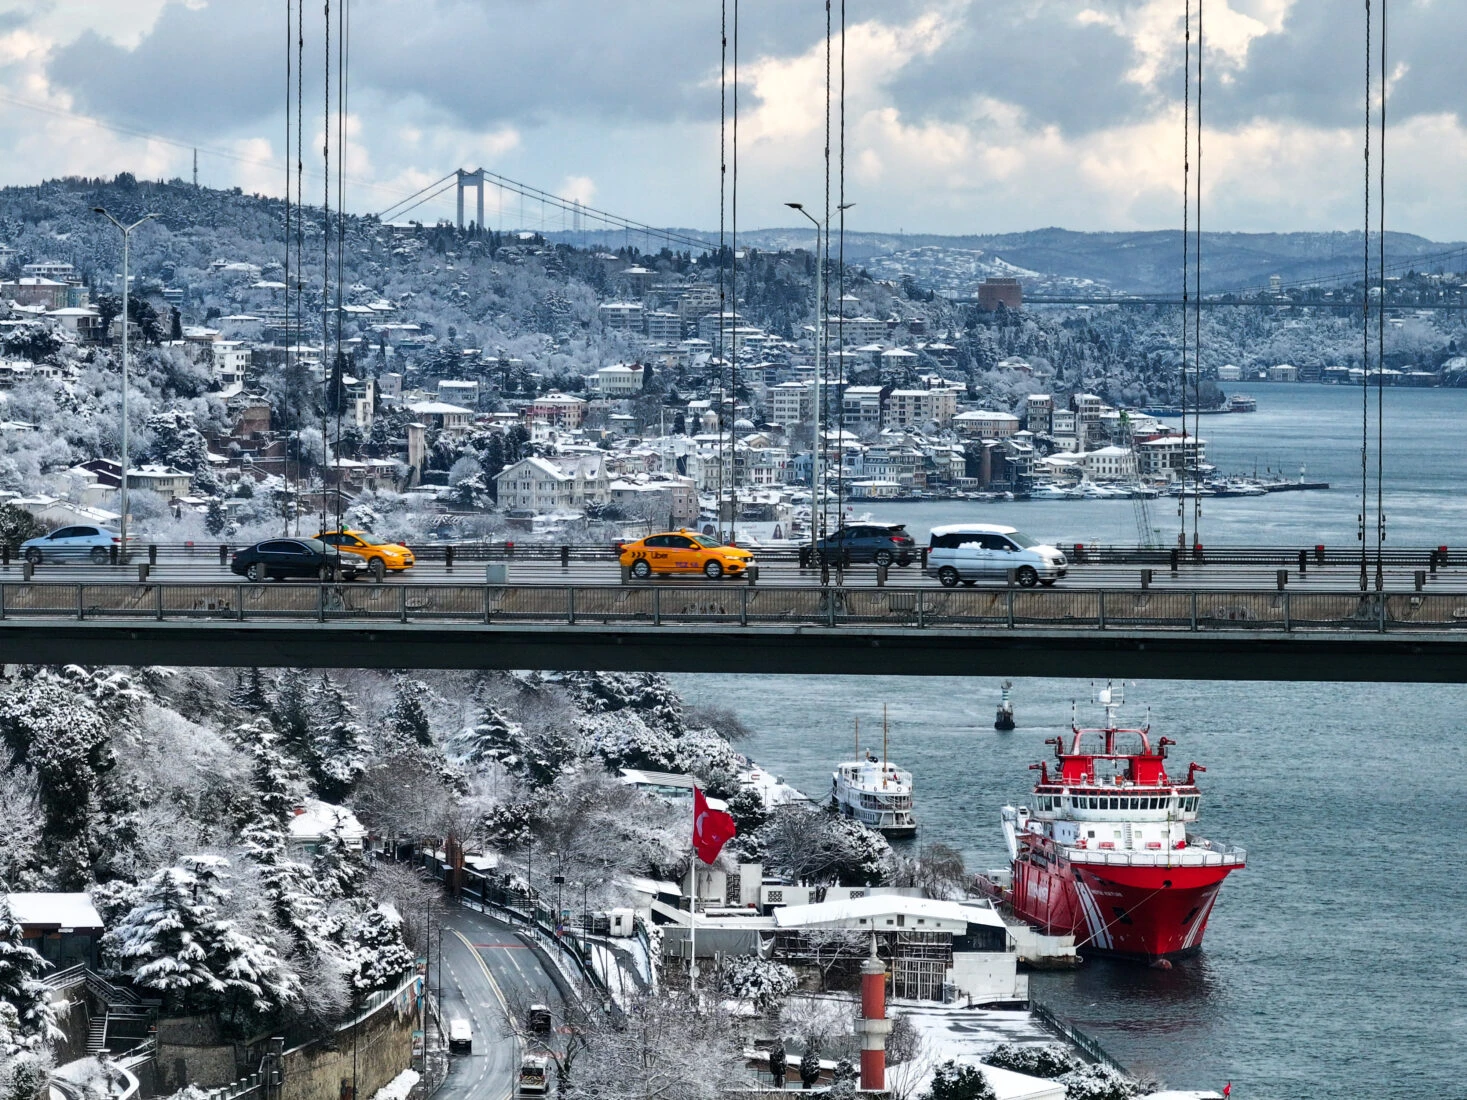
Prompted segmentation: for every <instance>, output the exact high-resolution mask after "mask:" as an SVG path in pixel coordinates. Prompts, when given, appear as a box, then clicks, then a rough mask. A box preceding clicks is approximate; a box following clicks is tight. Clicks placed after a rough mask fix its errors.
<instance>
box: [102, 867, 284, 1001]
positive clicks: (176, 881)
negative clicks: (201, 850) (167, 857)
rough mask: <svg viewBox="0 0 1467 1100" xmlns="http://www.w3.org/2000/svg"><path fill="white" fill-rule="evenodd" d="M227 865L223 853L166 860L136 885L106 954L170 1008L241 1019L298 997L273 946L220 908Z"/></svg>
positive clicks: (106, 943) (225, 895)
mask: <svg viewBox="0 0 1467 1100" xmlns="http://www.w3.org/2000/svg"><path fill="white" fill-rule="evenodd" d="M228 867H229V861H228V860H226V859H224V858H223V857H222V856H203V855H200V856H190V857H186V858H185V859H183V860H182V861H181V862H180V863H179V864H178V865H176V866H173V867H165V868H163V869H162V870H160V871H158V872H156V873H155V874H153V875H152V876H150V877H149V878H148V879H147V880H146V881H145V882H142V883H140V884H139V885H138V886H137V887H136V889H135V891H134V893H133V895H132V904H131V906H130V908H129V909H128V911H127V912H126V913H125V914H123V916H122V917H121V919H120V920H119V922H118V923H117V925H116V926H115V927H114V928H112V929H111V930H110V931H108V932H107V934H106V935H105V936H104V937H103V938H102V949H103V953H104V954H105V955H106V957H107V958H108V959H110V960H111V961H112V962H113V963H114V964H115V965H116V966H117V967H118V969H119V970H120V971H121V972H122V973H123V974H124V975H125V976H126V977H127V978H128V979H129V980H130V981H132V983H133V984H134V985H136V986H138V987H140V988H142V989H148V990H152V991H154V992H156V993H158V994H159V995H161V996H162V997H163V999H164V1003H165V1005H166V1006H167V1007H168V1008H169V1009H170V1010H171V1011H174V1012H188V1011H204V1012H210V1011H217V1012H221V1013H224V1014H225V1015H226V1016H227V1017H228V1018H229V1019H231V1020H237V1019H239V1017H240V1014H244V1015H246V1016H247V1015H250V1014H259V1013H267V1012H270V1011H272V1010H275V1009H278V1008H281V1007H284V1006H286V1005H289V1004H293V1003H294V1002H296V1001H297V1000H299V998H300V995H301V991H300V984H299V982H298V980H297V979H296V976H295V975H294V974H293V973H292V972H291V971H290V970H289V969H288V968H287V967H286V965H285V964H284V962H283V961H282V960H281V958H280V957H279V955H277V954H276V952H275V949H274V947H273V946H272V945H271V944H270V943H268V942H266V941H265V940H262V939H259V938H257V937H255V936H253V935H251V934H250V933H249V932H247V931H246V930H244V929H243V928H241V927H240V926H239V925H238V924H237V923H236V922H235V921H233V920H230V919H227V918H224V917H222V916H221V915H220V912H219V907H220V903H221V902H223V901H225V900H226V899H227V898H228V897H229V890H228V889H227V888H226V887H225V885H224V882H225V880H226V879H227V877H228V876H227V874H226V872H227V869H228Z"/></svg>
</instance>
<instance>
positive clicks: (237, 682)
mask: <svg viewBox="0 0 1467 1100" xmlns="http://www.w3.org/2000/svg"><path fill="white" fill-rule="evenodd" d="M229 705H230V706H232V707H236V708H238V709H239V710H244V711H248V712H249V713H251V714H269V713H270V686H269V684H267V683H266V681H265V674H264V673H263V672H261V671H260V670H259V669H258V668H251V669H240V670H239V671H238V672H236V673H235V674H234V690H233V691H232V692H230V693H229Z"/></svg>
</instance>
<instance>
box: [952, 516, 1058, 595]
mask: <svg viewBox="0 0 1467 1100" xmlns="http://www.w3.org/2000/svg"><path fill="white" fill-rule="evenodd" d="M1009 570H1013V573H1014V580H1015V581H1016V582H1017V583H1018V584H1019V585H1021V586H1023V587H1024V588H1033V587H1034V586H1035V585H1036V584H1044V585H1050V584H1053V583H1054V582H1055V581H1057V580H1059V579H1060V578H1061V577H1063V576H1064V575H1065V574H1066V573H1067V572H1068V571H1069V562H1067V561H1066V560H1065V556H1064V554H1062V553H1061V552H1060V551H1059V550H1058V549H1057V548H1056V547H1053V546H1049V545H1047V544H1045V543H1042V542H1038V541H1036V540H1035V539H1032V538H1030V537H1029V536H1028V535H1026V534H1024V533H1023V532H1022V531H1020V530H1017V529H1016V528H1013V527H1003V526H1000V525H998V524H993V523H958V524H953V525H951V526H948V527H934V528H933V529H932V533H931V535H930V536H929V538H928V543H927V574H928V576H932V577H936V578H937V579H938V580H939V581H940V582H941V583H942V586H943V587H944V588H952V587H953V586H954V585H956V584H957V583H958V582H959V581H961V582H962V583H963V584H976V583H978V582H979V581H981V580H988V581H1006V580H1007V579H1008V575H1009Z"/></svg>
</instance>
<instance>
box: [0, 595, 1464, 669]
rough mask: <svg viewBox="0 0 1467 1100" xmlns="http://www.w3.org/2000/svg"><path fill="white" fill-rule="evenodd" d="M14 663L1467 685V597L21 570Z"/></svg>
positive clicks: (1, 620) (10, 642) (7, 606)
mask: <svg viewBox="0 0 1467 1100" xmlns="http://www.w3.org/2000/svg"><path fill="white" fill-rule="evenodd" d="M0 661H5V662H41V663H52V662H76V663H83V664H135V665H138V664H165V665H196V666H213V665H223V666H247V665H297V666H307V667H342V666H349V667H377V668H395V667H413V668H601V669H615V670H646V671H684V672H765V673H767V672H787V673H820V674H829V673H853V674H882V673H885V674H902V675H1076V676H1100V675H1110V676H1149V677H1171V678H1191V679H1253V680H1276V679H1306V680H1377V681H1388V680H1395V681H1420V682H1467V593H1444V592H1440V591H1431V592H1426V593H1414V592H1400V593H1396V592H1391V593H1365V594H1361V593H1358V592H1290V591H1282V592H1279V591H1256V590H1252V591H1218V590H1210V589H1209V590H1192V591H1187V590H1177V589H1167V590H1119V589H1073V588H1069V589H1052V590H1050V589H1037V590H1018V589H1012V588H989V589H984V588H972V589H967V588H960V589H955V590H948V589H933V588H862V589H840V588H819V587H802V588H796V587H790V586H787V587H774V588H760V587H752V586H745V585H738V586H733V585H721V586H705V585H696V586H692V585H689V586H678V587H676V588H672V587H666V586H658V585H648V586H643V585H598V586H565V587H553V586H548V585H529V586H515V585H485V584H432V585H413V584H399V585H376V586H360V585H279V584H277V585H248V584H228V583H195V584H171V583H170V584H55V583H29V584H27V583H20V584H13V583H7V584H0Z"/></svg>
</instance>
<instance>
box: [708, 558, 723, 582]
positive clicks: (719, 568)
mask: <svg viewBox="0 0 1467 1100" xmlns="http://www.w3.org/2000/svg"><path fill="white" fill-rule="evenodd" d="M703 576H705V577H707V578H708V579H709V580H710V581H716V580H717V579H718V578H719V577H721V576H723V563H722V562H717V561H710V562H709V563H708V564H707V565H705V566H703Z"/></svg>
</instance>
